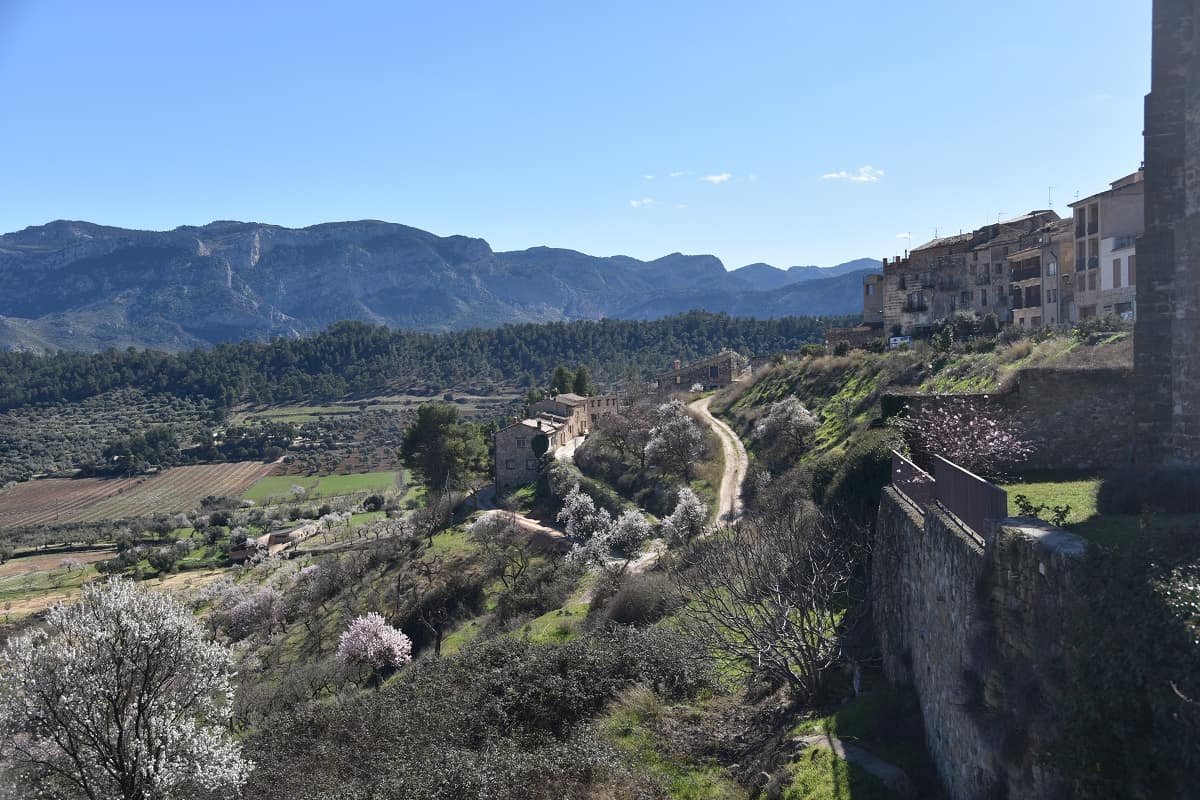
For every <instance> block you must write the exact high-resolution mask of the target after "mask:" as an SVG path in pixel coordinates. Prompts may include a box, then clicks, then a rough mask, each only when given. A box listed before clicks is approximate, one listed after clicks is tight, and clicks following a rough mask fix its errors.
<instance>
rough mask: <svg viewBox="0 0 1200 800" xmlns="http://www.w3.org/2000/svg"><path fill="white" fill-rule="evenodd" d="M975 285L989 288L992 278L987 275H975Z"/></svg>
mask: <svg viewBox="0 0 1200 800" xmlns="http://www.w3.org/2000/svg"><path fill="white" fill-rule="evenodd" d="M975 285H976V286H991V285H992V276H991V275H987V274H984V275H976V276H975Z"/></svg>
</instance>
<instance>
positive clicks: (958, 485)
mask: <svg viewBox="0 0 1200 800" xmlns="http://www.w3.org/2000/svg"><path fill="white" fill-rule="evenodd" d="M933 459H934V465H933V478H934V481H935V485H936V487H937V490H936V497H937V502H938V505H939V506H941V507H942V508H943V509H945V510H946V511H949V512H950V513H951V514H953V515H954V516H955V517H957V518H958V519H959V521H960V522H962V523H963V525H964V526H966V527H967V528H968V529H970V530H971V531H972V532H973V533H974V534H975V535H976V536H978V537H979V538H980V540H982V539H983V537H984V532H985V531H987V529H988V521H989V520H997V519H1004V518H1005V517H1007V516H1008V492H1006V491H1004V490H1003V489H1001V488H1000V487H999V486H997V485H995V484H994V483H989V482H988V481H985V480H984V479H983V478H981V477H979V476H978V475H975V474H973V473H971V472H968V471H967V470H965V469H963V468H962V467H960V466H958V465H957V464H955V463H953V462H950V461H947V460H946V459H944V458H942V457H941V456H934V457H933Z"/></svg>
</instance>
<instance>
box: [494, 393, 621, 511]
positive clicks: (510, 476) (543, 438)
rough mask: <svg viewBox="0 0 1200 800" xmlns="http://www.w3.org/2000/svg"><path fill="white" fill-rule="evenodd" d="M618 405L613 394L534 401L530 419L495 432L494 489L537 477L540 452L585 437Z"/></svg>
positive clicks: (528, 481)
mask: <svg viewBox="0 0 1200 800" xmlns="http://www.w3.org/2000/svg"><path fill="white" fill-rule="evenodd" d="M619 408H620V399H619V398H618V397H617V396H616V395H615V394H606V395H597V396H595V397H583V396H582V395H577V394H560V395H555V396H554V397H548V398H546V399H544V400H539V401H538V402H536V403H534V404H533V405H532V406H530V414H531V416H530V417H529V418H527V419H523V420H519V421H517V422H514V423H513V424H511V425H509V426H508V427H506V428H502V429H501V430H499V431H497V432H496V435H495V437H494V440H493V441H494V444H495V453H496V490H497V491H500V492H508V491H511V490H513V489H515V488H517V487H518V486H524V485H526V484H528V483H532V482H533V481H535V480H537V477H538V470H539V469H540V467H541V458H542V456H543V455H545V454H547V453H549V454H551V455H553V454H554V452H555V451H556V450H558V449H559V448H560V447H565V446H566V445H568V444H570V443H571V442H572V441H574V440H575V439H577V438H579V437H582V436H587V435H588V434H589V433H590V432H591V431H592V430H593V429H594V428H595V425H596V420H598V419H599V418H600V417H602V416H604V415H605V414H612V413H615V412H616V411H617V410H618V409H619Z"/></svg>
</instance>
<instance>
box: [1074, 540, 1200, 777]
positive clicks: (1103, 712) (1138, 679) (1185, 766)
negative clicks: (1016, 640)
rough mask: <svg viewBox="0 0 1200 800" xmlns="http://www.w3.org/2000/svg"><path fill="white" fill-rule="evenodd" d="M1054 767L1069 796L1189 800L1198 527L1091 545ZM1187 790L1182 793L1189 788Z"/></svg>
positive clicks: (1199, 728) (1195, 761)
mask: <svg viewBox="0 0 1200 800" xmlns="http://www.w3.org/2000/svg"><path fill="white" fill-rule="evenodd" d="M1079 596H1080V597H1081V598H1083V603H1084V609H1083V613H1079V614H1076V615H1074V619H1075V626H1074V629H1073V630H1072V631H1071V637H1070V639H1069V647H1068V648H1067V653H1068V656H1069V658H1068V661H1067V663H1066V664H1065V669H1066V673H1067V675H1068V676H1069V679H1070V691H1069V692H1068V695H1067V703H1066V708H1065V713H1064V715H1063V716H1064V722H1065V735H1064V737H1063V740H1062V741H1061V742H1060V743H1059V746H1058V748H1057V752H1056V753H1055V754H1054V763H1055V764H1056V766H1058V767H1059V768H1060V769H1062V771H1063V772H1064V774H1065V775H1066V777H1067V778H1068V779H1069V780H1071V781H1072V783H1073V787H1072V788H1073V790H1074V791H1073V793H1072V796H1073V797H1080V798H1109V797H1146V798H1149V797H1156V798H1157V797H1162V798H1182V797H1191V796H1193V793H1194V791H1195V787H1196V786H1197V785H1200V750H1198V749H1197V747H1196V742H1197V740H1198V737H1200V647H1198V646H1197V645H1196V641H1197V638H1198V637H1200V530H1197V529H1195V528H1193V529H1191V530H1178V529H1177V530H1170V531H1165V532H1164V531H1154V530H1153V529H1152V530H1150V531H1146V532H1144V533H1142V534H1140V535H1138V536H1137V537H1134V538H1133V539H1132V540H1130V541H1128V542H1125V543H1123V544H1122V545H1121V546H1120V547H1118V548H1112V549H1108V548H1100V547H1092V548H1089V550H1088V555H1087V560H1086V561H1085V565H1084V571H1083V580H1082V581H1081V585H1080V587H1079ZM1189 787H1190V788H1189Z"/></svg>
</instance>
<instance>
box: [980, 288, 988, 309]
mask: <svg viewBox="0 0 1200 800" xmlns="http://www.w3.org/2000/svg"><path fill="white" fill-rule="evenodd" d="M979 305H981V306H986V305H987V289H980V290H979Z"/></svg>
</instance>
